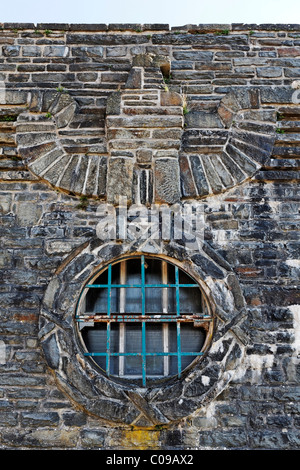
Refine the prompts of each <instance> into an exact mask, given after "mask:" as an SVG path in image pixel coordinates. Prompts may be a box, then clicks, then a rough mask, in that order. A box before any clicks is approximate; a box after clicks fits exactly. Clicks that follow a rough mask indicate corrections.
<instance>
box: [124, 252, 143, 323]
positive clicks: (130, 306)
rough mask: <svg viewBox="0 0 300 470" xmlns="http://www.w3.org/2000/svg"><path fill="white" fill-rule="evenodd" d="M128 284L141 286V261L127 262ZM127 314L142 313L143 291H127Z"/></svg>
mask: <svg viewBox="0 0 300 470" xmlns="http://www.w3.org/2000/svg"><path fill="white" fill-rule="evenodd" d="M126 284H130V285H132V284H141V260H140V259H139V258H138V259H131V260H128V261H127V280H126ZM125 313H128V314H131V313H132V314H141V313H142V290H141V289H140V288H138V287H128V288H127V289H126V304H125Z"/></svg>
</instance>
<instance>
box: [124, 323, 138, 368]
mask: <svg viewBox="0 0 300 470" xmlns="http://www.w3.org/2000/svg"><path fill="white" fill-rule="evenodd" d="M125 352H126V353H141V352H142V325H141V323H136V324H129V323H127V324H126V328H125ZM124 364H125V369H124V372H125V375H140V376H141V375H142V358H141V356H125V359H124Z"/></svg>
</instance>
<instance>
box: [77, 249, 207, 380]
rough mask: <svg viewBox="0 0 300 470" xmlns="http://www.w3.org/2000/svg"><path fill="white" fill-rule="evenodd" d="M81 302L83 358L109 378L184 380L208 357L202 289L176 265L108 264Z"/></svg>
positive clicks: (156, 262) (137, 260)
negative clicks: (186, 372) (195, 363)
mask: <svg viewBox="0 0 300 470" xmlns="http://www.w3.org/2000/svg"><path fill="white" fill-rule="evenodd" d="M132 260H134V262H133V261H132ZM153 260H154V261H153ZM137 263H138V264H137ZM132 265H133V266H132ZM158 278H160V282H156V281H157V280H158ZM169 278H172V279H171V282H168V281H169ZM181 278H183V279H181ZM153 279H154V282H151V280H152V281H153ZM195 289H196V290H195ZM82 297H83V298H84V299H85V300H84V301H83V302H82V304H81V308H80V309H78V311H77V312H76V321H77V322H78V325H79V331H80V333H81V335H82V339H83V342H84V344H85V348H86V351H85V353H84V354H85V355H86V356H87V357H91V358H93V359H94V360H95V361H96V363H97V364H98V365H99V366H100V367H101V368H102V369H105V373H106V374H107V375H108V376H118V377H119V378H125V379H126V378H127V379H136V380H141V384H142V386H146V384H147V380H148V379H151V380H155V379H161V378H164V377H168V376H174V375H177V376H178V377H179V378H180V377H181V375H182V372H183V370H184V369H185V368H186V367H187V366H188V365H189V364H190V363H191V362H193V361H194V359H195V358H196V357H199V356H201V355H203V353H204V352H203V345H204V344H205V341H206V336H207V333H208V331H209V325H210V324H211V322H212V317H211V315H210V312H209V308H208V305H207V303H206V301H205V299H204V296H203V294H202V291H201V289H200V287H199V285H198V284H197V283H196V282H195V281H194V280H193V279H192V278H190V277H189V276H188V275H186V274H185V273H184V272H183V271H182V270H180V269H179V268H178V266H177V265H175V264H174V265H173V264H171V263H169V262H167V261H165V260H162V259H158V258H147V257H145V256H144V255H142V256H140V257H139V258H136V257H133V258H129V259H127V260H122V261H121V262H119V263H116V264H114V265H112V264H110V265H108V267H107V269H106V270H105V271H103V272H102V273H100V275H99V276H98V277H97V278H96V279H95V282H92V283H89V284H87V285H86V286H85V288H84V292H83V296H82ZM157 306H159V307H160V308H159V309H157V310H155V307H157ZM194 309H195V310H196V311H197V313H195V310H194ZM148 310H150V312H149V311H148Z"/></svg>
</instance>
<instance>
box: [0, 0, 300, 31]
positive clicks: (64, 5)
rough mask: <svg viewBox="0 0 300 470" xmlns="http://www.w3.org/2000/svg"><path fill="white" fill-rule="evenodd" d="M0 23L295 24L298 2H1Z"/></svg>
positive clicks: (299, 11)
mask: <svg viewBox="0 0 300 470" xmlns="http://www.w3.org/2000/svg"><path fill="white" fill-rule="evenodd" d="M1 3H2V5H0V23H1V22H19V23H20V22H23V23H26V22H30V23H35V24H36V23H105V24H109V23H141V24H144V23H166V24H169V25H170V27H171V26H182V25H185V24H201V23H206V24H207V23H225V24H226V23H227V24H230V23H256V24H260V23H297V24H300V0H147V1H144V0H47V1H45V0H13V1H12V0H11V1H7V0H1Z"/></svg>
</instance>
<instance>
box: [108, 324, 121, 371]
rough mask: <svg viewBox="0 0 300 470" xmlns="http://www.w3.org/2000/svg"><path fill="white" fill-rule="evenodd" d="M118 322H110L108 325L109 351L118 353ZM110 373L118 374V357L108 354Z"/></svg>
mask: <svg viewBox="0 0 300 470" xmlns="http://www.w3.org/2000/svg"><path fill="white" fill-rule="evenodd" d="M119 328H120V326H119V324H118V323H111V325H110V352H111V353H118V352H119V350H120V335H119ZM110 373H111V374H113V375H119V357H118V356H110Z"/></svg>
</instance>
